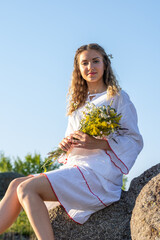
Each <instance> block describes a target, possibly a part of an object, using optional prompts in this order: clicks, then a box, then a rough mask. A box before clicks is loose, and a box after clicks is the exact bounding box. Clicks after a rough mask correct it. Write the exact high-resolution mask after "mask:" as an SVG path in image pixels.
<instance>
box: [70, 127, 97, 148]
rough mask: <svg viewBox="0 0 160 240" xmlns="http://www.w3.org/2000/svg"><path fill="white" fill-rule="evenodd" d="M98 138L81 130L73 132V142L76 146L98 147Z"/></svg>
mask: <svg viewBox="0 0 160 240" xmlns="http://www.w3.org/2000/svg"><path fill="white" fill-rule="evenodd" d="M97 140H98V139H96V138H95V137H92V136H89V135H88V134H86V133H83V132H81V131H76V132H74V133H73V134H71V143H72V146H73V147H76V148H86V149H96V148H97Z"/></svg>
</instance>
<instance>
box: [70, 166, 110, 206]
mask: <svg viewBox="0 0 160 240" xmlns="http://www.w3.org/2000/svg"><path fill="white" fill-rule="evenodd" d="M74 167H76V168H77V169H78V170H79V172H80V173H81V175H82V177H83V179H84V180H85V182H86V185H87V187H88V189H89V191H90V192H91V193H92V194H93V195H94V196H95V197H97V198H98V200H99V201H100V202H101V203H102V204H103V205H104V206H105V207H107V206H109V205H106V204H105V203H104V202H103V201H102V200H101V199H100V198H99V197H98V196H97V195H96V194H94V193H93V192H92V190H91V189H90V187H89V184H88V182H87V180H86V178H85V176H84V174H83V173H82V171H81V170H80V168H79V167H78V166H77V165H74Z"/></svg>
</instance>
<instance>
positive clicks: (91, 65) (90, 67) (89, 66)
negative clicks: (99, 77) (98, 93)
mask: <svg viewBox="0 0 160 240" xmlns="http://www.w3.org/2000/svg"><path fill="white" fill-rule="evenodd" d="M93 68H94V67H93V63H92V62H89V64H88V69H89V70H91V69H93Z"/></svg>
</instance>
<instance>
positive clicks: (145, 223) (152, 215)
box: [131, 174, 160, 240]
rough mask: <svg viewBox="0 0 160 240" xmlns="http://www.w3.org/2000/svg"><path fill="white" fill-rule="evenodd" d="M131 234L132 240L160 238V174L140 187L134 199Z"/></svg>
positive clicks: (155, 239) (159, 239)
mask: <svg viewBox="0 0 160 240" xmlns="http://www.w3.org/2000/svg"><path fill="white" fill-rule="evenodd" d="M131 236H132V240H160V174H158V175H157V176H155V177H154V178H152V179H151V180H150V181H149V182H148V183H147V184H146V185H145V186H144V187H143V188H142V190H141V192H140V194H139V195H138V197H137V199H136V204H135V207H134V209H133V213H132V218H131Z"/></svg>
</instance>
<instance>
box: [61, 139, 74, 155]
mask: <svg viewBox="0 0 160 240" xmlns="http://www.w3.org/2000/svg"><path fill="white" fill-rule="evenodd" d="M71 145H72V143H71V139H70V137H69V136H68V137H66V138H63V140H62V141H61V142H60V143H59V147H60V148H61V149H62V150H63V151H65V152H68V151H69V150H70V148H71Z"/></svg>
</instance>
